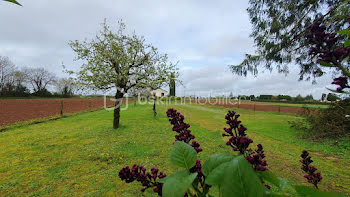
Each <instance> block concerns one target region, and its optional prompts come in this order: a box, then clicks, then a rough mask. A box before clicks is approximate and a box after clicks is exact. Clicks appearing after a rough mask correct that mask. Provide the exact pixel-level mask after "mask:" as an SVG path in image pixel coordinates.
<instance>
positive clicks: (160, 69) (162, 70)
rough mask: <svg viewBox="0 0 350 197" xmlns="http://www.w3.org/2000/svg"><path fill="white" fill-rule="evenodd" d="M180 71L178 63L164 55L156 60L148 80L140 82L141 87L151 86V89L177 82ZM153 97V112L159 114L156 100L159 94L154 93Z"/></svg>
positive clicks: (155, 114)
mask: <svg viewBox="0 0 350 197" xmlns="http://www.w3.org/2000/svg"><path fill="white" fill-rule="evenodd" d="M177 77H178V72H177V70H176V64H173V63H171V62H169V61H168V56H167V55H164V56H162V57H161V58H160V59H159V60H158V61H157V62H154V66H153V67H152V69H151V70H150V73H149V76H148V78H147V80H143V81H142V82H141V83H140V86H141V87H144V88H150V90H151V91H152V90H156V89H159V88H161V87H162V86H167V85H171V82H172V81H173V83H174V84H175V80H177ZM152 98H153V114H154V117H156V116H157V108H156V100H157V96H156V95H155V94H154V95H152Z"/></svg>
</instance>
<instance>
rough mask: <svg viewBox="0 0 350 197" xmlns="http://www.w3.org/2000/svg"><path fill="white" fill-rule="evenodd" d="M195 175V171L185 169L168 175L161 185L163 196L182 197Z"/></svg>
mask: <svg viewBox="0 0 350 197" xmlns="http://www.w3.org/2000/svg"><path fill="white" fill-rule="evenodd" d="M196 177H197V173H194V174H190V173H189V172H188V171H187V170H184V171H180V172H177V173H175V174H172V175H170V176H169V177H167V179H166V181H165V183H164V185H163V196H164V197H183V196H184V195H185V193H186V191H187V190H188V189H189V188H190V187H191V184H192V182H193V180H194V179H195V178H196Z"/></svg>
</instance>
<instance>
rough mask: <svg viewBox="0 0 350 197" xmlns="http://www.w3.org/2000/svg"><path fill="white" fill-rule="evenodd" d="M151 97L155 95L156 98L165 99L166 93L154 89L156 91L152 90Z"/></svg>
mask: <svg viewBox="0 0 350 197" xmlns="http://www.w3.org/2000/svg"><path fill="white" fill-rule="evenodd" d="M151 95H152V96H154V95H155V96H156V97H167V96H168V91H166V90H163V89H161V88H159V89H156V90H152V91H151Z"/></svg>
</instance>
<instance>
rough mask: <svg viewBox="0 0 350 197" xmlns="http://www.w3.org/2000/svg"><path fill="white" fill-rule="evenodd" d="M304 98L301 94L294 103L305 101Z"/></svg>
mask: <svg viewBox="0 0 350 197" xmlns="http://www.w3.org/2000/svg"><path fill="white" fill-rule="evenodd" d="M304 100H305V99H304V97H302V96H301V95H300V94H298V95H297V96H296V97H295V98H294V101H297V102H300V101H304Z"/></svg>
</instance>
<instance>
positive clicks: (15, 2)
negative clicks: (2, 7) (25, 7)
mask: <svg viewBox="0 0 350 197" xmlns="http://www.w3.org/2000/svg"><path fill="white" fill-rule="evenodd" d="M4 1H8V2H11V3H14V4H17V5H20V6H22V5H21V4H20V3H18V2H17V1H16V0H4Z"/></svg>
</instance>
